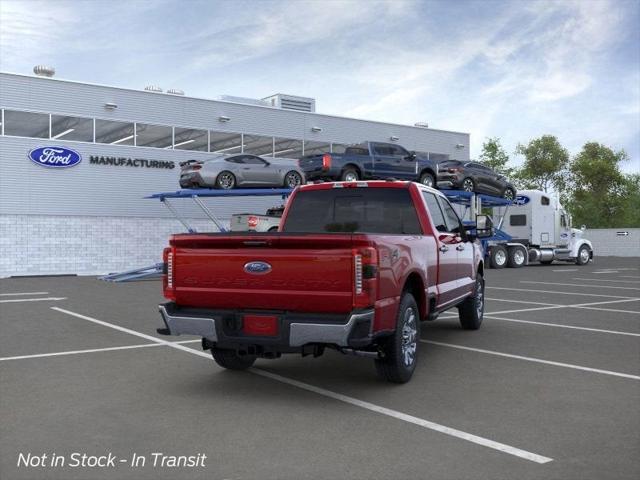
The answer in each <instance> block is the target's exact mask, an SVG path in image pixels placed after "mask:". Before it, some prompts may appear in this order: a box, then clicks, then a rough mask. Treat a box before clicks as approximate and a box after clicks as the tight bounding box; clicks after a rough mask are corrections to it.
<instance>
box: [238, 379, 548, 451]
mask: <svg viewBox="0 0 640 480" xmlns="http://www.w3.org/2000/svg"><path fill="white" fill-rule="evenodd" d="M251 372H252V373H254V374H256V375H260V376H262V377H266V378H270V379H272V380H276V381H278V382H282V383H286V384H288V385H292V386H294V387H297V388H301V389H303V390H307V391H309V392H313V393H317V394H318V395H322V396H325V397H329V398H333V399H334V400H338V401H341V402H344V403H348V404H350V405H355V406H356V407H360V408H364V409H365V410H370V411H372V412H376V413H380V414H382V415H386V416H388V417H393V418H397V419H398V420H402V421H404V422H408V423H413V424H414V425H418V426H420V427H424V428H428V429H430V430H435V431H436V432H440V433H444V434H445V435H450V436H452V437H456V438H460V439H462V440H466V441H468V442H472V443H476V444H478V445H482V446H483V447H488V448H492V449H494V450H498V451H500V452H504V453H508V454H509V455H514V456H516V457H520V458H524V459H525V460H529V461H531V462H535V463H548V462H551V461H552V460H553V459H552V458H549V457H543V456H542V455H537V454H535V453H531V452H527V451H526V450H521V449H519V448H515V447H512V446H509V445H505V444H504V443H499V442H494V441H493V440H489V439H487V438H484V437H479V436H477V435H472V434H470V433H467V432H463V431H461V430H456V429H455V428H450V427H446V426H444V425H440V424H439V423H434V422H430V421H429V420H424V419H422V418H418V417H414V416H413V415H407V414H406V413H402V412H398V411H396V410H392V409H390V408H386V407H381V406H379V405H375V404H373V403H369V402H365V401H362V400H358V399H357V398H353V397H349V396H347V395H342V394H341V393H336V392H332V391H331V390H326V389H324V388H320V387H316V386H314V385H310V384H308V383H303V382H299V381H297V380H293V379H291V378H287V377H282V376H280V375H276V374H274V373H271V372H267V371H265V370H261V369H257V368H252V369H251Z"/></svg>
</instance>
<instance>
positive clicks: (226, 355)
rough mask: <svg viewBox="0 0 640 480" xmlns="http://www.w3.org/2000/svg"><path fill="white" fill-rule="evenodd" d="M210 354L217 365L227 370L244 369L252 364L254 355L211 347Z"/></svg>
mask: <svg viewBox="0 0 640 480" xmlns="http://www.w3.org/2000/svg"><path fill="white" fill-rule="evenodd" d="M211 355H213V359H214V360H215V361H216V363H217V364H218V365H220V366H221V367H223V368H227V369H229V370H246V369H247V368H249V367H251V365H253V362H255V361H256V357H255V356H253V355H243V356H240V355H238V352H236V351H235V350H224V349H222V348H216V347H213V348H212V349H211Z"/></svg>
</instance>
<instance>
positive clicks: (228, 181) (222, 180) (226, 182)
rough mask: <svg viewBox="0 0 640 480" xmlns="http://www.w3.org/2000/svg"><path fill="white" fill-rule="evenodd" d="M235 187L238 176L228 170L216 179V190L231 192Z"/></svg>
mask: <svg viewBox="0 0 640 480" xmlns="http://www.w3.org/2000/svg"><path fill="white" fill-rule="evenodd" d="M235 186H236V176H235V175H234V174H233V173H231V172H229V171H227V170H224V171H222V172H220V173H219V174H218V176H217V177H216V188H219V189H221V190H231V189H232V188H234V187H235Z"/></svg>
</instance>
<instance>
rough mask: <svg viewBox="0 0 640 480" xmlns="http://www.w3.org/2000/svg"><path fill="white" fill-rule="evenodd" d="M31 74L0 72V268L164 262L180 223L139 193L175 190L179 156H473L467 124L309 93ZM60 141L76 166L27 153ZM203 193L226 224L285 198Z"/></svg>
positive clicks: (202, 221) (192, 213)
mask: <svg viewBox="0 0 640 480" xmlns="http://www.w3.org/2000/svg"><path fill="white" fill-rule="evenodd" d="M34 71H36V73H40V74H41V75H39V76H38V75H37V76H27V75H16V74H8V73H0V107H1V108H2V112H1V113H2V117H1V121H2V129H1V133H2V135H1V138H0V277H7V276H13V275H49V274H81V275H92V274H104V273H109V272H117V271H122V270H127V269H131V268H136V267H142V266H145V265H150V264H154V263H156V262H158V261H160V257H161V253H162V248H163V247H164V246H165V245H166V243H167V237H168V236H169V235H170V234H172V233H177V232H182V231H184V227H183V226H182V225H181V223H180V222H179V221H177V220H175V218H174V217H173V216H172V214H171V212H169V211H168V210H167V209H166V208H165V207H164V206H163V205H162V204H161V203H160V202H159V201H158V200H150V199H145V198H144V197H146V196H148V195H150V194H153V193H157V192H166V191H175V190H177V189H179V185H178V177H179V172H180V167H179V165H178V163H179V162H182V161H185V160H189V159H196V160H206V159H207V158H209V157H210V156H211V155H212V154H213V153H216V154H219V153H229V154H232V153H242V152H246V153H253V154H257V155H263V156H275V157H286V158H292V159H296V158H300V157H301V156H302V155H305V154H307V155H308V154H312V153H320V152H325V151H332V152H341V151H343V150H344V147H345V145H349V144H353V143H358V142H361V141H363V140H374V141H383V142H390V141H394V142H397V143H398V144H400V145H402V146H404V147H405V148H407V149H409V150H416V151H420V152H429V154H430V155H438V158H456V159H460V160H468V158H469V135H468V134H466V133H458V132H448V131H442V130H433V129H430V128H425V127H424V126H423V127H419V126H405V125H394V124H389V123H381V122H373V121H364V120H356V119H350V118H342V117H336V116H331V115H322V114H318V113H315V101H314V100H313V99H309V98H301V97H295V96H290V95H280V94H278V95H274V96H272V97H268V98H266V99H263V100H251V99H244V98H233V97H221V99H218V100H208V99H202V98H192V97H188V96H185V95H183V93H182V92H180V91H177V90H169V91H168V92H167V93H162V91H161V90H160V89H158V88H154V87H147V89H145V90H129V89H123V88H117V87H108V86H102V85H91V84H85V83H80V82H73V81H66V80H58V79H54V78H50V76H51V75H52V74H53V72H52V71H51V70H48V69H46V68H40V69H38V68H36V69H34ZM42 74H44V75H42ZM56 148H58V149H59V148H66V149H70V150H73V151H74V152H77V154H78V158H74V159H73V161H74V162H77V163H76V164H75V165H73V167H72V168H47V167H45V166H43V165H40V164H38V163H35V162H34V161H31V160H30V157H29V153H30V152H31V151H33V150H35V149H41V150H40V152H39V154H40V155H45V156H46V155H53V154H54V153H52V152H54V150H55V149H56ZM292 161H295V160H292ZM205 202H206V204H207V206H208V207H209V208H210V209H211V210H212V211H213V212H214V213H215V215H216V216H218V217H219V218H220V219H221V220H223V221H227V222H228V220H229V218H230V216H231V215H232V214H233V213H242V212H252V213H262V214H264V213H265V211H266V209H267V208H270V207H273V206H277V205H279V204H281V203H282V199H281V198H280V197H279V196H274V197H235V198H227V199H217V198H210V199H206V200H205ZM191 203H192V202H190V201H184V202H181V201H176V202H175V206H176V207H178V208H181V209H182V210H181V211H180V213H181V214H183V215H185V217H187V218H189V220H190V222H191V223H192V224H193V225H194V226H196V227H197V228H198V229H203V230H208V231H212V230H213V225H212V223H211V222H210V221H209V220H208V219H206V217H204V216H203V214H202V212H200V211H199V210H197V209H196V208H195V207H194V206H192V205H191ZM182 204H184V205H182ZM191 208H193V210H190V209H191Z"/></svg>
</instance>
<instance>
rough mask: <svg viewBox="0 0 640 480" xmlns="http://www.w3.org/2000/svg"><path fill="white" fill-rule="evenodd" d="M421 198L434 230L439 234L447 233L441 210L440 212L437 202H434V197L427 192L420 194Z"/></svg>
mask: <svg viewBox="0 0 640 480" xmlns="http://www.w3.org/2000/svg"><path fill="white" fill-rule="evenodd" d="M422 196H423V197H424V201H425V202H426V204H427V209H428V210H429V214H430V215H431V219H432V220H433V224H434V225H435V227H436V230H438V231H439V232H447V231H448V230H447V224H446V222H445V220H444V215H443V214H442V210H440V205H439V204H438V200H436V196H435V195H434V194H433V193H428V192H422Z"/></svg>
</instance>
